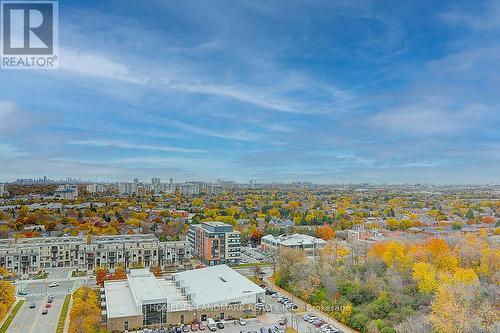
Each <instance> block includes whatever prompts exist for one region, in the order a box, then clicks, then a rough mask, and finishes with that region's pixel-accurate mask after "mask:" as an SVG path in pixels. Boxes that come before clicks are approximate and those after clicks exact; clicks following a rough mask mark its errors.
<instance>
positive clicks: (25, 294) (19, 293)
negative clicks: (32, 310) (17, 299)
mask: <svg viewBox="0 0 500 333" xmlns="http://www.w3.org/2000/svg"><path fill="white" fill-rule="evenodd" d="M17 294H18V295H19V296H28V293H27V292H25V291H22V290H19V291H18V292H17Z"/></svg>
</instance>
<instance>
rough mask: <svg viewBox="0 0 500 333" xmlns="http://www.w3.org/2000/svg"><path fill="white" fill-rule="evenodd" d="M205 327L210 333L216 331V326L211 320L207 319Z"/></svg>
mask: <svg viewBox="0 0 500 333" xmlns="http://www.w3.org/2000/svg"><path fill="white" fill-rule="evenodd" d="M207 327H208V329H209V330H210V331H212V332H213V331H217V324H216V323H215V320H213V319H212V318H207Z"/></svg>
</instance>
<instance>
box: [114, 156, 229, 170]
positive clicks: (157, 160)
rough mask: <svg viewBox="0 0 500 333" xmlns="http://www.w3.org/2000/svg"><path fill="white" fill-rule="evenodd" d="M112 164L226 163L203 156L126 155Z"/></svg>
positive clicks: (195, 165) (213, 165)
mask: <svg viewBox="0 0 500 333" xmlns="http://www.w3.org/2000/svg"><path fill="white" fill-rule="evenodd" d="M111 163H113V164H141V165H142V164H144V163H147V164H149V165H162V166H177V167H186V168H221V167H225V166H227V164H226V163H223V162H220V161H217V160H215V159H205V158H183V157H156V156H155V157H127V158H120V159H115V160H112V161H111Z"/></svg>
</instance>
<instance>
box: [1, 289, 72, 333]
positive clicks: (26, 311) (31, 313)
mask: <svg viewBox="0 0 500 333" xmlns="http://www.w3.org/2000/svg"><path fill="white" fill-rule="evenodd" d="M32 302H34V303H35V305H36V307H35V308H34V309H30V308H29V306H30V303H32ZM63 303H64V295H56V296H55V297H54V301H53V302H52V305H51V307H50V308H49V309H48V310H49V312H48V313H47V314H46V315H42V310H43V309H44V308H45V304H47V297H46V296H28V297H27V299H26V302H24V304H23V305H22V306H21V308H20V309H19V312H18V313H17V315H16V317H15V318H14V320H13V321H12V323H11V324H10V327H9V329H8V330H7V333H55V331H56V328H57V323H58V322H59V315H60V313H61V309H62V305H63Z"/></svg>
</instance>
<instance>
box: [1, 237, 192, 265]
mask: <svg viewBox="0 0 500 333" xmlns="http://www.w3.org/2000/svg"><path fill="white" fill-rule="evenodd" d="M190 258H191V252H190V246H189V243H188V242H187V241H175V242H160V241H159V240H158V239H157V238H156V236H155V235H152V234H148V235H117V236H93V237H92V238H89V239H87V238H86V237H77V236H76V237H73V236H69V237H42V238H20V239H18V240H17V241H16V240H13V239H5V240H0V266H2V267H5V268H7V269H9V270H12V271H15V272H16V273H18V274H28V273H33V272H38V271H40V270H43V269H44V268H50V267H70V268H73V269H81V270H94V269H95V268H96V267H98V266H100V267H106V268H114V267H115V266H116V265H118V264H120V265H123V266H124V267H125V268H134V267H140V266H143V267H157V266H159V267H162V268H163V269H167V268H172V269H176V268H184V267H186V265H189V263H190Z"/></svg>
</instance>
